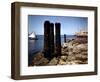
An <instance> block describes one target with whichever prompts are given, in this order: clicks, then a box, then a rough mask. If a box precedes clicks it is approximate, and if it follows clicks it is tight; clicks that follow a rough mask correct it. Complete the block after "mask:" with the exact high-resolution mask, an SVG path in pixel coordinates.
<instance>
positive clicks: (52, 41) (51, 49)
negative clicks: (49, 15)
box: [50, 23, 54, 58]
mask: <svg viewBox="0 0 100 82" xmlns="http://www.w3.org/2000/svg"><path fill="white" fill-rule="evenodd" d="M50 51H51V58H53V57H54V24H53V23H50Z"/></svg>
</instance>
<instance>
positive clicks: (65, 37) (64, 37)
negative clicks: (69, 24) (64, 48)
mask: <svg viewBox="0 0 100 82" xmlns="http://www.w3.org/2000/svg"><path fill="white" fill-rule="evenodd" d="M64 42H66V34H64Z"/></svg>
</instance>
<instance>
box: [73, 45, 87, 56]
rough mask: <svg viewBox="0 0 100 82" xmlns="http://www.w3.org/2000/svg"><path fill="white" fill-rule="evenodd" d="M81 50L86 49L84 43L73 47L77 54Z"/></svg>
mask: <svg viewBox="0 0 100 82" xmlns="http://www.w3.org/2000/svg"><path fill="white" fill-rule="evenodd" d="M83 51H87V45H86V44H79V45H77V46H75V47H74V48H73V53H74V54H78V53H81V52H83Z"/></svg>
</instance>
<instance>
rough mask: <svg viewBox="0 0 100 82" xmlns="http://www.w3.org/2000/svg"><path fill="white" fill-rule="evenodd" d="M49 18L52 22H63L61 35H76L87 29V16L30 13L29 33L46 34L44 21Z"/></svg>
mask: <svg viewBox="0 0 100 82" xmlns="http://www.w3.org/2000/svg"><path fill="white" fill-rule="evenodd" d="M47 20H49V21H50V22H51V23H54V24H55V23H56V22H59V23H61V35H64V34H67V35H74V34H75V32H79V31H80V30H85V31H87V27H88V18H87V17H70V16H45V15H44V16H43V15H28V33H29V34H30V33H31V32H35V34H36V35H43V34H44V22H45V21H47Z"/></svg>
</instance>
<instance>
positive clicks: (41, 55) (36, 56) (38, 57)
mask: <svg viewBox="0 0 100 82" xmlns="http://www.w3.org/2000/svg"><path fill="white" fill-rule="evenodd" d="M41 58H44V54H43V53H42V52H39V53H37V54H36V55H35V56H34V58H33V60H36V61H38V60H40V59H41Z"/></svg>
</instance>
